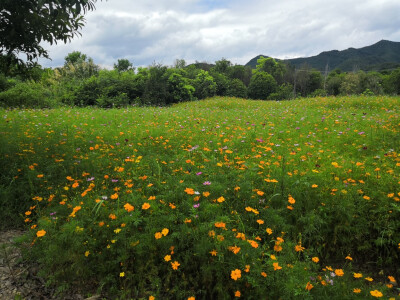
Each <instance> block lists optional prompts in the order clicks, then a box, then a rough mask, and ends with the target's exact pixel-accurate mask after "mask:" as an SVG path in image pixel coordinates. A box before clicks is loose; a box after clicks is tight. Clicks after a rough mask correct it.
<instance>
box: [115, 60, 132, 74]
mask: <svg viewBox="0 0 400 300" xmlns="http://www.w3.org/2000/svg"><path fill="white" fill-rule="evenodd" d="M114 70H117V71H118V72H125V71H130V70H132V71H134V70H135V68H134V67H133V64H132V63H131V62H130V61H129V60H128V59H118V62H117V63H116V64H114Z"/></svg>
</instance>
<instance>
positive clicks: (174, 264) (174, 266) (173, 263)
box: [171, 261, 181, 270]
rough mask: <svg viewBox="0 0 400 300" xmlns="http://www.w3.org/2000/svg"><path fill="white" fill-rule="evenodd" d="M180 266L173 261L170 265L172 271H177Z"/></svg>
mask: <svg viewBox="0 0 400 300" xmlns="http://www.w3.org/2000/svg"><path fill="white" fill-rule="evenodd" d="M180 265H181V264H180V263H179V262H177V261H174V262H172V263H171V266H172V269H174V270H178V267H179V266H180Z"/></svg>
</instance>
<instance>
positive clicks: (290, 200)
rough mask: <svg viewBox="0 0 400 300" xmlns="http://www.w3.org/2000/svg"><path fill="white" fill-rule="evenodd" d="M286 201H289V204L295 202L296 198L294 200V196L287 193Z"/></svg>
mask: <svg viewBox="0 0 400 300" xmlns="http://www.w3.org/2000/svg"><path fill="white" fill-rule="evenodd" d="M288 202H289V203H290V204H295V203H296V200H294V198H293V197H292V196H291V195H290V194H289V197H288Z"/></svg>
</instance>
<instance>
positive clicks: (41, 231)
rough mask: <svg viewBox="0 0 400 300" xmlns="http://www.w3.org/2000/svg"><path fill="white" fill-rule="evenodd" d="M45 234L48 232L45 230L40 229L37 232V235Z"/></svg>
mask: <svg viewBox="0 0 400 300" xmlns="http://www.w3.org/2000/svg"><path fill="white" fill-rule="evenodd" d="M45 234H46V231H45V230H43V229H42V230H39V231H38V232H36V236H37V237H42V236H45Z"/></svg>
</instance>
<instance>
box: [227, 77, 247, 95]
mask: <svg viewBox="0 0 400 300" xmlns="http://www.w3.org/2000/svg"><path fill="white" fill-rule="evenodd" d="M226 96H230V97H238V98H247V87H246V85H245V84H244V83H243V81H241V80H240V79H237V78H235V79H232V80H231V81H230V82H229V84H228V88H227V91H226Z"/></svg>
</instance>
